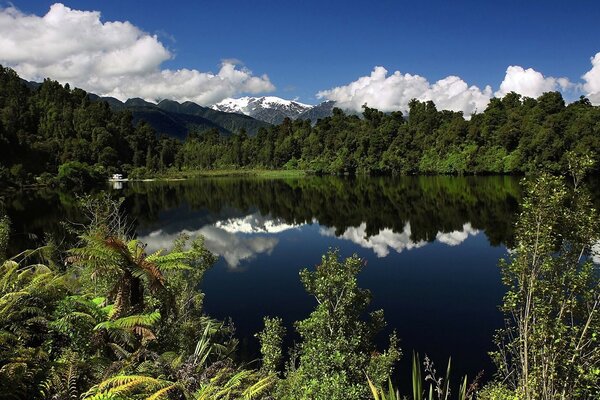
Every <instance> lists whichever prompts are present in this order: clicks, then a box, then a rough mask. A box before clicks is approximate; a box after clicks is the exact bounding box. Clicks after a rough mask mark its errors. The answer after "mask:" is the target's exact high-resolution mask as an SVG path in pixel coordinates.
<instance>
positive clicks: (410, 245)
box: [319, 222, 479, 258]
mask: <svg viewBox="0 0 600 400" xmlns="http://www.w3.org/2000/svg"><path fill="white" fill-rule="evenodd" d="M319 232H320V233H321V235H323V236H331V237H337V238H339V239H344V240H349V241H351V242H353V243H355V244H357V245H359V246H360V247H362V248H365V249H372V250H373V252H374V253H375V254H376V255H377V257H379V258H381V257H386V256H387V255H388V254H389V253H390V249H393V250H396V252H397V253H401V252H402V251H404V250H412V249H418V248H420V247H423V246H425V245H426V244H427V243H428V242H427V241H425V240H419V241H414V240H412V231H411V227H410V222H407V223H406V224H405V225H404V228H403V229H402V232H394V231H393V230H392V229H389V228H385V229H381V230H379V232H378V233H377V234H375V235H369V234H368V233H367V224H366V222H363V223H362V224H360V225H359V226H357V227H350V228H346V230H345V231H344V232H343V233H342V234H337V233H336V232H337V229H336V228H335V227H331V228H321V229H320V231H319ZM478 233H479V230H477V229H473V227H472V226H471V223H470V222H467V223H466V224H464V225H463V227H462V229H461V230H454V231H451V232H442V231H440V232H438V233H437V234H436V235H435V240H437V241H438V242H440V243H444V244H446V245H448V246H456V245H459V244H461V243H462V242H463V241H465V239H467V238H468V237H469V236H473V235H476V234H478Z"/></svg>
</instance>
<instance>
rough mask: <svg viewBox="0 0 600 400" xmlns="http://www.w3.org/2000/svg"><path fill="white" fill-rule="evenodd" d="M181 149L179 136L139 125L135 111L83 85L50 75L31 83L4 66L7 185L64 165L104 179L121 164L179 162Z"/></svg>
mask: <svg viewBox="0 0 600 400" xmlns="http://www.w3.org/2000/svg"><path fill="white" fill-rule="evenodd" d="M178 148H179V141H178V140H176V139H174V138H170V137H165V136H161V137H159V136H157V134H156V132H155V131H154V129H152V127H151V126H150V125H148V124H146V123H139V124H137V125H135V126H134V124H133V118H132V115H131V113H130V112H128V111H123V112H114V111H112V110H111V109H110V107H109V105H108V104H107V103H106V102H94V101H91V100H90V98H89V96H88V95H87V93H86V92H85V91H83V90H80V89H73V90H71V89H70V88H69V86H68V85H65V86H62V85H60V84H59V83H57V82H55V81H52V80H49V79H47V80H45V81H44V82H43V83H42V84H41V85H39V87H37V88H32V87H31V86H30V85H26V84H25V83H24V82H23V81H22V80H21V79H20V78H19V76H18V75H17V74H16V73H15V72H14V71H13V70H11V69H8V68H2V67H0V185H2V186H5V185H7V184H27V183H32V182H34V181H35V179H36V178H40V177H41V178H47V177H48V175H56V174H57V173H58V171H59V167H60V166H61V165H66V167H69V168H66V167H64V168H63V169H65V171H64V172H67V170H70V169H73V168H75V169H81V168H82V167H83V168H88V167H89V168H90V169H92V170H93V171H91V172H94V174H93V175H94V176H97V177H98V176H102V177H103V179H106V176H107V175H108V174H110V173H111V172H115V171H117V169H119V170H122V169H126V170H129V171H133V170H134V169H135V168H142V167H143V168H148V169H152V170H158V169H162V168H166V167H167V166H170V165H172V164H173V163H174V161H175V156H176V154H177V151H178ZM73 163H74V164H73ZM91 166H93V168H92V167H91Z"/></svg>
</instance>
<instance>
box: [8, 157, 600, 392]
mask: <svg viewBox="0 0 600 400" xmlns="http://www.w3.org/2000/svg"><path fill="white" fill-rule="evenodd" d="M584 161H585V160H584ZM572 164H573V165H574V164H576V163H575V162H572ZM579 164H583V165H582V167H585V164H589V163H588V161H585V162H582V163H579ZM573 176H574V180H573V181H574V183H571V184H567V183H566V182H565V179H564V178H558V177H553V176H551V175H542V176H540V177H538V178H537V179H530V180H529V183H528V184H527V185H526V188H527V197H526V199H525V201H524V203H523V206H522V212H521V214H520V216H519V218H518V221H517V222H516V226H515V229H516V233H515V243H514V244H513V246H511V247H512V248H513V250H514V251H513V252H512V253H511V256H510V257H509V259H507V260H506V261H505V262H503V263H501V269H502V272H503V276H504V283H505V285H506V287H507V289H508V291H507V294H506V296H505V298H504V304H503V305H502V310H503V312H504V313H505V315H506V320H507V325H506V328H505V329H503V330H501V331H499V332H498V335H497V337H496V338H495V339H493V338H490V341H492V340H495V343H496V344H497V348H498V350H497V352H495V353H494V354H493V359H494V362H495V363H496V366H497V368H498V370H497V375H496V376H495V377H491V376H489V375H488V376H486V378H485V379H486V380H487V383H486V382H485V381H482V380H481V379H480V378H477V377H466V378H463V379H461V380H460V381H457V382H455V383H456V384H451V383H450V380H449V379H450V378H449V376H450V375H449V374H448V373H446V374H445V373H436V372H435V366H434V365H433V364H432V362H431V360H429V359H428V358H424V362H423V363H421V362H420V361H419V357H417V356H414V361H413V364H414V366H413V376H412V385H413V387H412V391H411V390H410V388H407V387H402V386H401V387H398V388H396V385H395V379H396V378H393V375H392V372H393V368H394V365H395V363H396V361H397V360H398V359H399V358H400V357H401V356H403V357H406V356H407V351H409V349H404V352H403V351H402V349H401V348H400V345H399V343H401V342H398V339H401V338H402V330H401V328H400V330H399V331H397V332H395V333H394V334H393V335H392V336H391V337H390V338H389V347H388V348H387V349H378V348H377V347H376V346H375V336H376V335H377V332H379V331H380V329H381V328H382V327H383V326H384V324H385V321H384V316H383V311H375V312H372V313H371V314H370V315H367V314H366V312H365V310H366V309H367V306H368V304H369V302H370V293H369V291H368V290H366V289H363V288H360V287H359V286H358V284H357V280H356V277H357V274H358V273H359V271H360V270H361V269H362V268H363V267H364V263H363V261H362V260H360V259H359V258H358V257H356V256H354V257H350V258H348V259H345V260H342V259H340V258H339V255H338V254H337V253H336V252H335V251H331V252H329V253H328V254H326V255H324V256H323V258H322V259H321V262H320V264H319V265H318V266H317V267H316V268H314V269H312V268H311V269H305V270H303V271H302V272H301V273H300V279H301V281H302V283H303V285H304V287H305V289H306V291H307V293H308V294H309V295H311V296H313V297H314V298H315V300H316V304H317V305H316V307H315V309H314V311H313V312H312V313H311V314H310V315H309V316H307V318H306V319H304V320H302V321H298V322H297V323H296V324H295V327H296V329H297V332H298V334H299V339H298V343H297V345H296V346H293V347H292V348H291V349H288V350H289V351H288V350H286V349H284V348H283V346H282V344H283V342H284V337H285V336H286V335H289V334H291V333H287V332H286V331H285V329H283V326H282V324H281V320H280V319H279V318H277V316H270V317H268V318H265V328H264V330H263V331H262V332H258V333H257V340H258V341H259V342H260V345H261V353H262V356H261V359H260V360H258V361H257V362H256V363H251V364H243V363H240V361H239V359H238V357H237V353H236V350H235V349H236V346H237V338H236V337H235V335H234V334H233V332H234V331H233V326H232V325H230V324H229V323H224V322H222V321H217V320H214V319H212V318H210V316H208V315H206V314H205V312H204V309H203V306H202V302H203V297H204V295H203V294H202V293H201V292H200V291H199V290H198V287H199V283H200V282H201V280H202V277H203V274H204V272H205V271H206V270H207V269H208V268H210V267H211V266H212V265H213V263H214V262H215V257H214V256H213V255H212V254H211V253H210V252H208V251H207V250H206V249H205V247H204V245H203V243H202V239H201V238H200V239H198V240H195V241H192V242H190V240H189V238H187V237H185V236H182V237H180V238H179V239H178V240H177V241H176V242H175V243H174V244H173V247H172V248H171V249H170V250H169V251H159V252H156V253H151V254H150V253H147V252H146V250H145V246H144V244H143V243H141V242H140V241H139V240H136V239H135V238H134V232H132V231H131V230H130V228H131V225H130V223H128V222H127V219H126V217H125V216H124V215H123V214H122V212H121V210H122V204H120V203H114V202H113V201H111V200H110V199H109V198H107V197H105V196H100V197H89V198H87V200H85V201H84V202H83V203H82V204H81V205H80V206H79V207H80V209H81V211H82V212H83V213H84V214H85V215H87V223H86V224H85V225H83V226H82V225H79V224H78V225H73V226H71V229H72V231H73V233H74V234H75V235H76V237H77V239H76V242H75V244H74V245H73V246H72V247H71V248H68V249H61V248H59V247H56V246H55V245H53V243H52V242H50V243H48V244H47V245H46V246H44V247H42V248H39V249H36V250H32V251H26V252H23V253H20V254H17V255H12V254H11V255H4V254H6V249H7V247H6V243H7V239H8V237H9V232H10V221H9V220H8V219H6V218H3V219H2V221H1V224H0V244H1V246H0V254H3V255H4V256H3V258H4V259H6V261H4V262H3V263H2V267H1V268H2V274H1V277H2V278H1V279H2V281H1V284H0V382H1V386H2V387H1V389H2V393H3V394H5V395H7V396H12V397H13V398H32V399H35V398H54V399H71V398H75V397H82V398H93V399H134V398H152V399H184V398H185V399H243V398H246V399H271V398H272V399H289V400H291V399H340V400H341V399H369V398H375V399H380V398H387V399H397V398H401V395H402V396H407V397H408V398H410V399H413V400H417V399H423V398H428V397H427V396H431V397H430V398H434V399H449V398H455V399H460V400H464V399H481V400H504V399H527V400H534V399H595V398H597V396H598V395H599V394H600V346H599V343H598V341H599V340H600V337H599V333H600V313H599V312H598V311H599V310H598V307H599V301H600V280H599V279H600V275H599V271H598V267H597V265H595V264H593V263H592V262H591V256H592V253H591V247H592V245H594V244H595V243H597V241H598V240H599V239H600V237H599V235H598V233H597V232H599V227H598V218H597V214H596V212H595V210H594V208H593V207H592V204H591V202H590V197H589V195H588V194H587V189H586V188H585V187H584V186H583V185H582V184H581V176H580V175H578V174H577V173H575V174H574V175H573ZM307 195H309V193H307ZM7 257H8V258H7ZM234 322H235V321H234ZM403 354H404V355H403ZM408 354H410V353H408ZM454 359H458V360H460V354H456V355H454ZM438 361H440V362H441V361H443V360H438ZM490 378H492V379H491V380H490ZM382 388H386V389H385V390H384V389H382ZM384 396H385V397H384Z"/></svg>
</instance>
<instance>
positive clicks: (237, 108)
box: [24, 81, 335, 139]
mask: <svg viewBox="0 0 600 400" xmlns="http://www.w3.org/2000/svg"><path fill="white" fill-rule="evenodd" d="M24 82H25V84H26V85H27V86H29V87H30V88H31V89H34V90H36V89H37V88H38V87H39V86H40V83H37V82H28V81H24ZM89 96H90V99H92V100H93V101H106V102H107V103H108V104H109V106H110V107H111V108H112V109H113V110H116V111H120V110H125V109H127V110H129V111H131V113H132V115H133V123H134V124H137V123H138V122H139V121H142V120H143V121H146V122H148V123H149V124H150V125H151V126H152V127H153V128H154V129H155V130H156V131H157V132H158V133H161V134H166V135H169V136H173V137H176V138H178V139H185V137H186V136H187V134H188V133H189V132H191V131H192V132H193V131H196V132H202V131H204V130H207V129H211V128H215V129H217V130H218V131H219V132H220V133H221V134H222V135H224V136H230V135H232V134H234V133H236V132H240V131H241V130H242V129H244V130H245V131H246V132H247V133H248V134H249V135H251V136H252V135H255V134H256V133H257V132H258V130H259V129H260V128H266V127H268V126H270V125H277V124H280V123H281V122H283V120H284V119H285V118H290V119H294V120H295V119H308V120H310V121H311V122H312V123H313V124H314V123H316V122H317V120H318V119H320V118H325V117H328V116H330V115H331V114H332V110H333V106H334V104H335V103H334V102H333V101H326V102H323V103H320V104H317V105H316V106H313V105H309V104H303V103H300V102H298V101H294V100H285V99H282V98H280V97H275V96H263V97H241V98H237V99H236V98H228V99H225V100H223V101H221V102H219V103H217V104H214V105H213V106H211V107H203V106H200V105H198V104H196V103H193V102H191V101H186V102H183V103H179V102H177V101H174V100H162V101H160V102H159V103H158V104H155V103H151V102H148V101H146V100H143V99H140V98H132V99H128V100H127V101H124V102H123V101H121V100H119V99H116V98H114V97H100V96H98V95H95V94H93V93H90V94H89Z"/></svg>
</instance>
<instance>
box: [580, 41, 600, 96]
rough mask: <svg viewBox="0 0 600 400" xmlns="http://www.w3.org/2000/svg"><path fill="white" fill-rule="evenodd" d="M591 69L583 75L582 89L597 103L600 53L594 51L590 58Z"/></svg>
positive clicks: (599, 84)
mask: <svg viewBox="0 0 600 400" xmlns="http://www.w3.org/2000/svg"><path fill="white" fill-rule="evenodd" d="M591 62H592V69H590V70H589V71H588V72H586V73H585V75H583V77H582V78H583V81H584V82H585V83H584V84H583V90H585V92H586V95H587V97H588V99H590V101H591V102H592V103H593V104H595V105H598V104H600V53H596V55H595V56H594V57H592V58H591Z"/></svg>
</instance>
